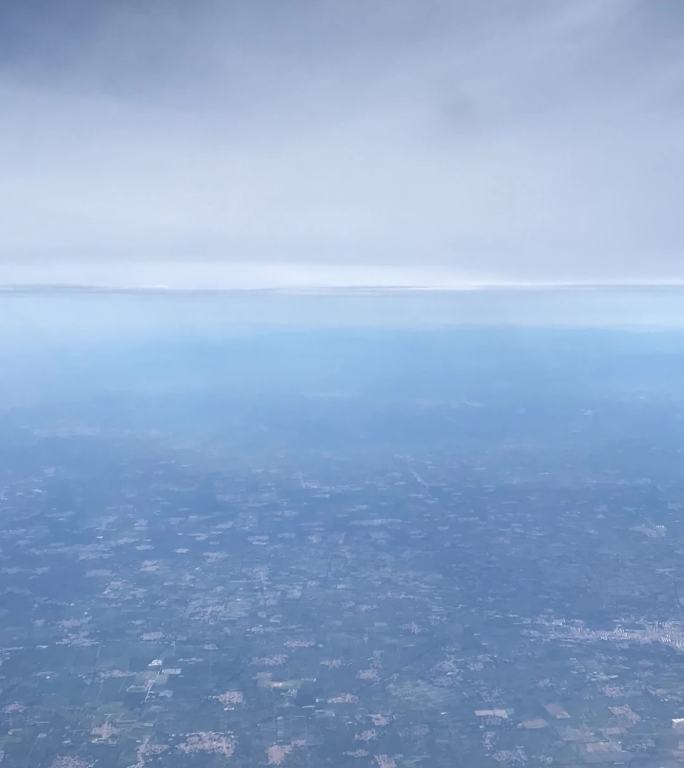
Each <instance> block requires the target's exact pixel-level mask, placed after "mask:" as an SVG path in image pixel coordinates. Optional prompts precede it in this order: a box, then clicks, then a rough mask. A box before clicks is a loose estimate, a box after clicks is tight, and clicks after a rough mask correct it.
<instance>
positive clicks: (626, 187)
mask: <svg viewBox="0 0 684 768" xmlns="http://www.w3.org/2000/svg"><path fill="white" fill-rule="evenodd" d="M0 20H2V22H3V23H1V24H0V28H1V29H2V30H3V31H2V32H0V45H1V46H2V47H3V50H4V51H5V53H4V55H3V59H2V62H1V63H0V100H1V103H2V105H3V116H2V122H1V123H0V167H1V168H2V173H1V175H0V225H1V230H2V238H1V239H0V282H1V283H24V282H33V283H79V284H84V283H95V284H108V285H109V284H116V285H121V284H129V285H158V284H165V285H171V286H174V287H180V286H188V287H200V286H211V285H224V286H239V285H240V284H245V285H247V284H249V285H274V284H278V285H294V284H297V285H314V284H324V285H325V284H335V285H339V284H348V285H360V284H361V285H367V284H403V285H406V284H416V285H435V284H443V285H460V284H466V285H468V284H472V283H480V282H487V283H489V282H530V281H540V282H568V281H569V282H575V281H582V282H623V281H625V282H635V281H642V280H643V281H666V282H667V281H681V280H684V256H683V253H682V246H683V245H684V236H683V234H682V231H683V230H682V224H681V213H680V210H679V209H680V201H681V199H683V194H682V193H683V191H684V190H683V189H682V187H683V186H684V181H683V180H684V131H683V130H682V127H683V125H682V122H683V121H682V107H681V104H682V103H684V102H682V95H683V93H684V58H682V56H681V47H680V45H679V44H680V41H681V33H682V31H683V28H684V7H681V8H680V6H679V4H677V3H644V2H639V1H638V0H573V2H567V0H544V1H543V2H542V1H541V0H539V1H537V0H523V1H522V2H519V1H516V2H513V0H501V1H497V0H495V1H494V2H491V3H482V2H481V1H478V2H475V0H472V1H470V0H453V1H451V2H446V1H445V2H440V1H437V0H427V1H426V0H391V2H390V0H368V2H354V1H347V0H344V1H342V0H335V1H334V2H332V1H328V2H326V1H325V0H323V1H322V2H313V1H311V2H309V1H308V0H300V1H297V2H295V1H291V2H288V1H287V0H279V2H269V1H267V0H264V2H209V1H208V0H207V1H204V0H199V2H197V3H181V2H177V3H175V2H161V1H159V2H150V3H133V2H130V3H128V2H121V3H105V2H88V3H86V2H85V0H83V2H78V1H73V2H65V3H52V2H47V0H45V2H38V1H37V0H26V2H25V3H9V4H7V5H5V6H3V8H2V9H1V10H0Z"/></svg>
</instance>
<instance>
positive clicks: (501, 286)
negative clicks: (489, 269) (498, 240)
mask: <svg viewBox="0 0 684 768" xmlns="http://www.w3.org/2000/svg"><path fill="white" fill-rule="evenodd" d="M678 288H679V289H681V288H684V280H677V281H648V280H641V281H610V282H608V281H607V282H601V281H591V282H590V281H572V282H571V281H567V282H541V281H540V282H525V281H519V282H472V283H461V284H451V285H423V284H415V285H410V284H373V283H370V284H368V285H353V284H352V285H326V284H321V285H285V286H268V285H265V286H232V287H231V286H221V287H206V286H171V285H165V284H157V285H107V284H98V283H92V284H89V283H83V284H81V283H4V284H3V283H0V295H12V294H29V293H97V294H121V293H127V294H161V295H163V294H193V293H197V294H243V293H244V294H258V293H263V294H354V293H359V294H363V293H468V292H478V291H481V292H485V291H554V290H558V291H566V290H567V291H573V290H575V291H582V290H587V291H591V290H624V289H637V290H638V289H678Z"/></svg>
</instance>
